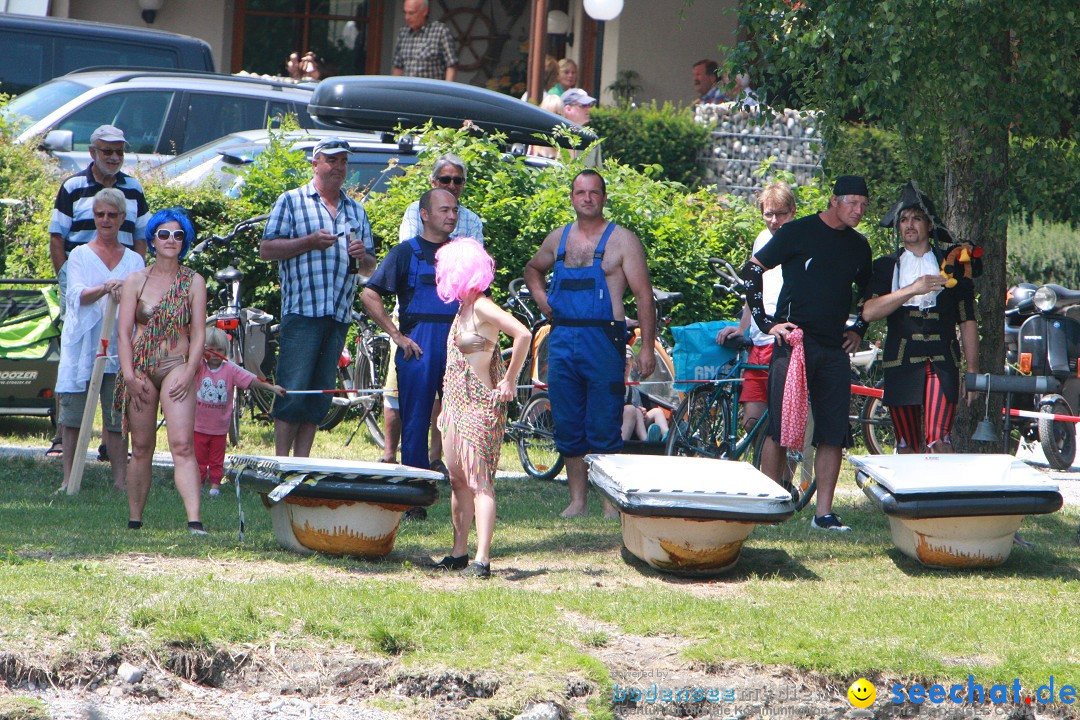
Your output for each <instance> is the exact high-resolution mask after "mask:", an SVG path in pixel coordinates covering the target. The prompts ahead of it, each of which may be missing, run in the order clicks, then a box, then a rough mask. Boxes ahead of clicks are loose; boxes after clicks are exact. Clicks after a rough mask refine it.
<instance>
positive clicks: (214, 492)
mask: <svg viewBox="0 0 1080 720" xmlns="http://www.w3.org/2000/svg"><path fill="white" fill-rule="evenodd" d="M206 494H207V495H209V496H210V497H217V496H218V495H220V494H221V490H219V489H217V488H210V492H208V493H206Z"/></svg>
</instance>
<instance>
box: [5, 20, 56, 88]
mask: <svg viewBox="0 0 1080 720" xmlns="http://www.w3.org/2000/svg"><path fill="white" fill-rule="evenodd" d="M51 48H52V39H51V38H47V37H41V36H40V35H20V34H18V33H17V32H0V57H3V58H18V62H5V63H4V69H3V71H2V73H3V83H2V84H0V92H3V93H6V94H8V95H17V94H19V93H24V92H26V91H27V90H29V89H30V88H32V87H37V86H38V85H40V84H41V81H42V79H43V78H44V77H45V51H46V49H51Z"/></svg>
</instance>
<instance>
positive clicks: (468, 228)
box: [383, 153, 484, 519]
mask: <svg viewBox="0 0 1080 720" xmlns="http://www.w3.org/2000/svg"><path fill="white" fill-rule="evenodd" d="M466 178H467V172H466V170H465V161H464V160H462V159H461V158H459V157H458V156H457V155H454V154H453V153H446V154H445V155H442V156H440V157H439V159H437V160H436V161H435V164H434V165H433V166H432V169H431V178H430V179H431V187H432V188H433V189H437V190H446V191H448V192H449V193H450V194H451V195H453V196H454V199H455V200H457V201H458V202H461V193H462V191H463V190H464V189H465V180H466ZM423 230H424V226H423V223H421V221H420V201H419V200H418V201H416V202H414V203H412V204H411V205H409V207H408V208H406V209H405V214H404V215H403V216H402V218H401V227H400V228H398V240H399V241H400V242H408V241H409V240H411V239H412V238H414V237H416V236H417V235H420V234H422V233H423ZM458 237H471V238H473V239H474V240H476V241H477V242H479V243H480V244H481V245H483V244H484V221H483V220H481V219H480V216H479V215H477V214H476V213H474V212H473V211H472V210H469V209H468V208H467V207H464V206H462V205H458V219H457V226H456V227H455V228H454V230H453V232H451V233H450V238H451V239H453V238H458ZM394 350H396V348H391V352H390V367H389V368H388V370H387V373H386V387H385V388H384V390H385V392H384V393H383V437H384V438H385V439H386V440H385V443H384V444H383V462H395V460H396V458H397V448H398V440H399V439H400V437H401V415H400V414H399V403H398V393H397V372H396V368H395V366H394V354H395V353H394ZM440 407H441V405H440V403H439V401H438V400H436V401H435V409H434V411H433V413H434V415H435V416H437V415H438V413H439V410H440ZM428 450H429V452H430V457H429V458H428V459H429V461H430V462H429V465H430V467H431V469H433V470H438V471H439V472H446V466H445V465H444V464H443V462H442V438H441V437H440V435H439V429H438V428H437V427H436V426H435V423H432V424H431V444H430V446H429V448H428ZM411 512H412V514H411V515H410V516H409V517H410V519H411V518H413V517H417V516H419V515H425V514H426V511H424V508H416V509H415V510H414V511H411Z"/></svg>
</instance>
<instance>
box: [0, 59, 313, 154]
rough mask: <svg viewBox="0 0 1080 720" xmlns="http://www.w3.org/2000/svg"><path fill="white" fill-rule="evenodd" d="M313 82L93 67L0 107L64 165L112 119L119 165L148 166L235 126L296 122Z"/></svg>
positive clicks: (24, 135) (305, 119)
mask: <svg viewBox="0 0 1080 720" xmlns="http://www.w3.org/2000/svg"><path fill="white" fill-rule="evenodd" d="M311 90H312V86H305V85H296V84H292V83H286V82H278V81H273V80H266V79H263V78H260V77H251V76H242V75H219V74H215V73H195V72H180V71H173V72H169V71H153V72H151V71H132V70H115V69H110V70H92V71H87V72H75V73H70V74H68V75H64V76H63V77H59V78H56V79H54V80H51V81H49V82H47V83H45V84H44V85H40V86H38V87H36V88H34V89H33V90H30V91H29V92H26V93H23V94H22V95H20V96H19V97H17V98H15V99H14V100H12V101H11V102H10V103H8V104H7V105H6V106H5V107H4V108H3V109H2V110H0V112H2V114H3V115H4V117H5V118H6V119H7V120H8V121H9V122H14V123H15V124H16V127H17V128H18V136H17V138H16V141H17V142H38V143H40V146H41V148H42V149H43V150H45V151H46V152H48V153H49V154H51V155H53V156H54V157H55V158H56V159H57V160H58V161H59V163H60V166H61V168H62V169H63V170H65V171H68V172H76V171H79V170H82V169H83V168H85V167H86V166H87V165H88V164H89V163H90V152H89V147H90V134H91V133H92V132H93V131H94V129H95V128H97V127H98V126H100V125H115V126H116V127H118V128H120V129H121V130H123V131H124V135H125V136H126V137H127V141H128V146H129V147H128V154H127V156H126V158H125V159H126V162H127V165H126V169H133V168H134V167H136V166H141V167H143V168H146V167H153V166H154V165H157V164H159V163H162V162H164V161H166V160H168V159H170V158H172V157H173V156H174V155H178V154H180V153H183V152H185V151H186V150H190V149H191V148H195V147H199V146H200V145H204V144H205V143H207V142H210V141H211V140H214V139H216V138H219V137H221V136H223V135H228V134H229V133H232V132H236V131H238V130H253V129H258V128H265V127H266V126H267V123H268V122H269V121H270V120H271V119H272V118H275V117H279V116H284V115H285V114H286V113H294V114H295V115H296V116H297V117H298V118H299V120H300V124H301V126H303V127H312V125H313V124H314V121H313V120H312V119H311V117H310V116H309V115H308V113H307V104H308V100H310V98H311Z"/></svg>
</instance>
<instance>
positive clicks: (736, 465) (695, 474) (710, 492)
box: [585, 455, 794, 522]
mask: <svg viewBox="0 0 1080 720" xmlns="http://www.w3.org/2000/svg"><path fill="white" fill-rule="evenodd" d="M585 461H586V462H587V463H588V465H589V480H590V482H592V484H593V485H594V486H595V487H596V488H597V490H599V491H600V492H602V493H603V494H604V495H606V496H607V497H608V499H609V500H611V501H612V502H614V503H615V504H616V505H617V506H618V507H619V509H620V510H622V511H624V512H629V513H630V514H638V515H669V516H672V517H715V518H719V519H737V518H740V517H745V518H747V519H757V520H762V521H767V522H774V521H779V520H783V519H786V518H788V517H790V516H791V515H792V513H793V512H794V505H793V504H792V502H791V494H790V493H788V492H787V491H786V490H784V489H783V488H782V487H780V486H779V485H777V484H776V483H775V482H773V481H772V480H770V479H769V478H768V477H766V476H765V475H764V474H762V473H761V472H760V471H759V470H757V469H756V468H755V467H754V466H752V465H750V464H749V463H745V462H735V461H732V460H712V459H708V458H687V457H668V456H657V455H587V456H586V457H585Z"/></svg>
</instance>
